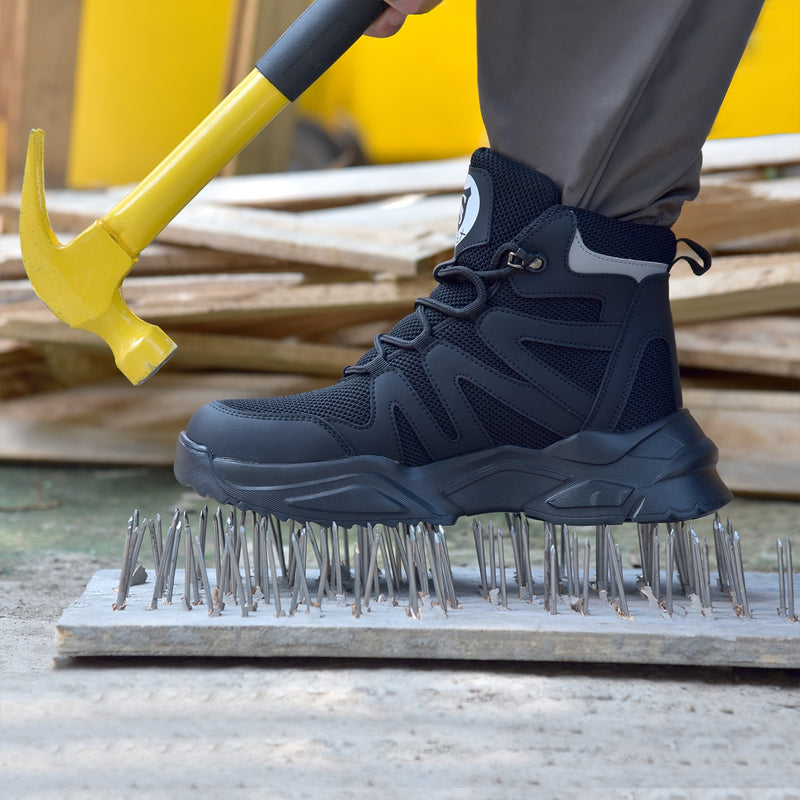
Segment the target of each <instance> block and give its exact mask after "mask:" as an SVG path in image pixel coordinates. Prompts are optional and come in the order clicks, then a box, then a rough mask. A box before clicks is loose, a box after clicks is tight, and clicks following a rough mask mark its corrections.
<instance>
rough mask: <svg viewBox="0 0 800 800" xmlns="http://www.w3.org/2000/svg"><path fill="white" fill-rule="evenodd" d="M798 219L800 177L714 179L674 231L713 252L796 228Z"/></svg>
mask: <svg viewBox="0 0 800 800" xmlns="http://www.w3.org/2000/svg"><path fill="white" fill-rule="evenodd" d="M798 219H800V177H789V178H778V179H776V180H773V181H749V182H737V181H731V180H728V179H725V178H715V177H713V176H711V177H707V178H704V179H703V180H702V181H701V185H700V194H699V195H698V197H697V199H696V200H694V201H693V202H691V203H686V204H685V205H684V207H683V211H682V213H681V216H680V219H679V220H678V222H677V223H676V224H675V228H674V230H675V234H676V236H679V237H683V236H685V237H688V238H690V239H694V240H695V241H697V242H700V244H702V245H703V246H704V247H706V248H707V249H708V250H710V251H711V252H712V253H713V252H715V251H716V249H717V248H718V247H725V246H727V245H728V243H729V242H731V241H737V240H741V239H743V238H745V237H749V236H757V235H763V234H765V233H767V232H770V231H784V230H786V229H790V228H796V227H797V222H798Z"/></svg>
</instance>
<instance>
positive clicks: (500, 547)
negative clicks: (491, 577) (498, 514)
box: [497, 528, 508, 609]
mask: <svg viewBox="0 0 800 800" xmlns="http://www.w3.org/2000/svg"><path fill="white" fill-rule="evenodd" d="M497 554H498V556H499V560H500V600H501V602H502V604H503V608H505V609H507V608H508V591H507V587H506V554H505V547H504V542H503V531H502V530H501V529H500V528H498V529H497Z"/></svg>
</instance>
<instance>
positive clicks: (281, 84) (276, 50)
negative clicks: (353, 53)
mask: <svg viewBox="0 0 800 800" xmlns="http://www.w3.org/2000/svg"><path fill="white" fill-rule="evenodd" d="M385 8H387V5H386V3H384V2H383V0H316V2H315V3H312V4H311V5H310V6H309V7H308V8H307V9H306V11H305V12H304V13H303V14H301V15H300V16H299V17H298V18H297V20H296V21H295V22H294V23H293V24H292V25H291V27H290V28H288V29H287V30H286V32H285V33H284V34H283V35H282V36H281V37H280V38H279V39H278V40H277V41H276V42H275V44H273V45H272V47H271V48H270V49H269V50H268V51H267V52H266V53H264V55H263V56H261V58H260V59H259V60H258V62H257V63H256V69H257V70H258V71H259V72H260V73H261V74H262V75H263V76H264V77H265V78H266V79H267V80H268V81H269V82H270V83H271V84H272V85H273V86H274V87H275V88H276V89H278V91H280V92H281V94H283V96H284V97H286V98H287V99H288V100H290V101H294V100H296V99H297V98H298V97H299V96H300V95H301V94H302V93H303V92H304V91H305V90H306V89H308V87H309V86H311V84H312V83H314V82H315V81H316V80H317V78H319V77H320V76H321V75H322V74H323V73H324V72H325V71H326V70H327V69H328V67H330V66H331V65H332V64H333V63H335V62H336V61H337V59H338V58H339V57H340V56H341V55H343V54H344V53H345V52H346V51H347V50H348V49H349V48H350V47H351V46H352V45H353V44H354V43H355V41H356V40H357V39H358V38H359V37H360V36H361V34H363V33H364V31H365V30H366V29H367V28H368V27H369V26H370V24H371V23H372V22H373V21H374V20H375V19H376V18H377V17H378V16H379V15H380V14H381V12H382V11H383V10H384V9H385Z"/></svg>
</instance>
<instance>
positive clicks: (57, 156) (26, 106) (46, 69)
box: [0, 0, 81, 188]
mask: <svg viewBox="0 0 800 800" xmlns="http://www.w3.org/2000/svg"><path fill="white" fill-rule="evenodd" d="M0 12H2V13H0V19H2V20H3V22H2V25H0V30H2V31H3V32H4V33H3V35H2V37H0V44H2V48H0V50H2V55H0V58H1V59H2V62H3V63H2V67H3V69H2V70H0V74H2V75H3V80H0V106H2V109H0V116H2V117H4V119H5V120H6V129H7V134H6V136H7V143H6V147H7V153H4V154H3V158H4V159H5V160H6V164H7V167H6V169H7V183H8V186H10V187H14V188H18V187H19V186H20V185H21V183H22V172H23V167H24V164H25V154H26V152H27V144H28V133H29V131H30V130H31V128H37V127H38V128H45V129H46V130H47V131H48V132H49V134H50V137H49V140H50V142H51V144H50V146H49V147H48V154H47V180H48V182H49V183H50V185H51V186H63V185H64V183H65V180H66V173H67V161H68V157H69V145H70V124H71V120H72V101H73V89H74V75H75V61H76V57H77V48H78V34H79V28H80V16H81V0H18V1H17V2H10V3H9V2H4V4H3V6H2V8H0ZM7 38H8V39H10V41H7ZM2 188H5V187H2Z"/></svg>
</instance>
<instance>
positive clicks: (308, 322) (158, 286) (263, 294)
mask: <svg viewBox="0 0 800 800" xmlns="http://www.w3.org/2000/svg"><path fill="white" fill-rule="evenodd" d="M299 280H300V278H299V276H291V275H288V276H287V275H272V274H256V273H252V274H245V275H227V276H224V275H218V276H191V277H185V278H180V277H163V278H133V277H131V278H128V279H127V280H126V282H125V284H124V296H125V299H126V301H127V303H128V305H129V307H130V309H131V310H132V311H133V312H134V313H135V314H138V315H139V316H140V317H142V318H143V319H146V320H148V321H149V322H152V323H155V324H159V325H164V326H167V327H170V328H172V329H176V328H187V327H189V328H195V329H197V328H199V329H200V330H201V331H211V330H226V329H233V330H235V329H241V328H244V327H251V328H252V327H254V326H255V327H258V326H259V325H260V326H262V330H263V331H265V332H266V331H267V330H277V331H281V333H280V336H281V337H284V336H288V335H291V334H300V335H302V334H303V333H305V332H307V331H310V330H316V329H318V328H319V327H320V326H322V327H328V328H332V327H337V326H338V325H347V324H351V323H352V322H357V321H358V322H361V321H364V320H369V319H384V318H386V317H391V316H397V317H399V316H403V315H405V314H406V313H409V312H410V311H411V310H412V308H413V304H414V300H415V299H416V298H417V297H419V296H420V295H426V294H428V292H429V291H430V289H431V288H432V286H433V280H432V279H417V280H409V281H395V280H384V281H371V282H367V281H360V282H347V283H333V284H308V285H305V284H300V283H299ZM15 320H17V321H21V322H22V323H23V324H24V323H27V322H30V321H36V322H38V323H40V324H46V323H47V321H48V320H50V321H51V322H52V324H53V325H55V326H62V323H61V322H59V321H58V319H56V318H55V317H54V316H53V315H52V314H51V313H50V311H49V310H48V309H47V308H46V307H45V306H44V305H43V304H42V303H41V301H40V300H39V299H38V298H37V297H35V295H34V294H33V290H32V289H31V288H30V286H29V285H28V284H27V282H25V281H5V282H2V283H0V336H5V337H7V338H15V337H17V336H18V335H19V333H20V332H21V329H15V326H14V325H15V323H14V321H15ZM263 335H265V336H266V335H268V334H266V333H264V334H263Z"/></svg>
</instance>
